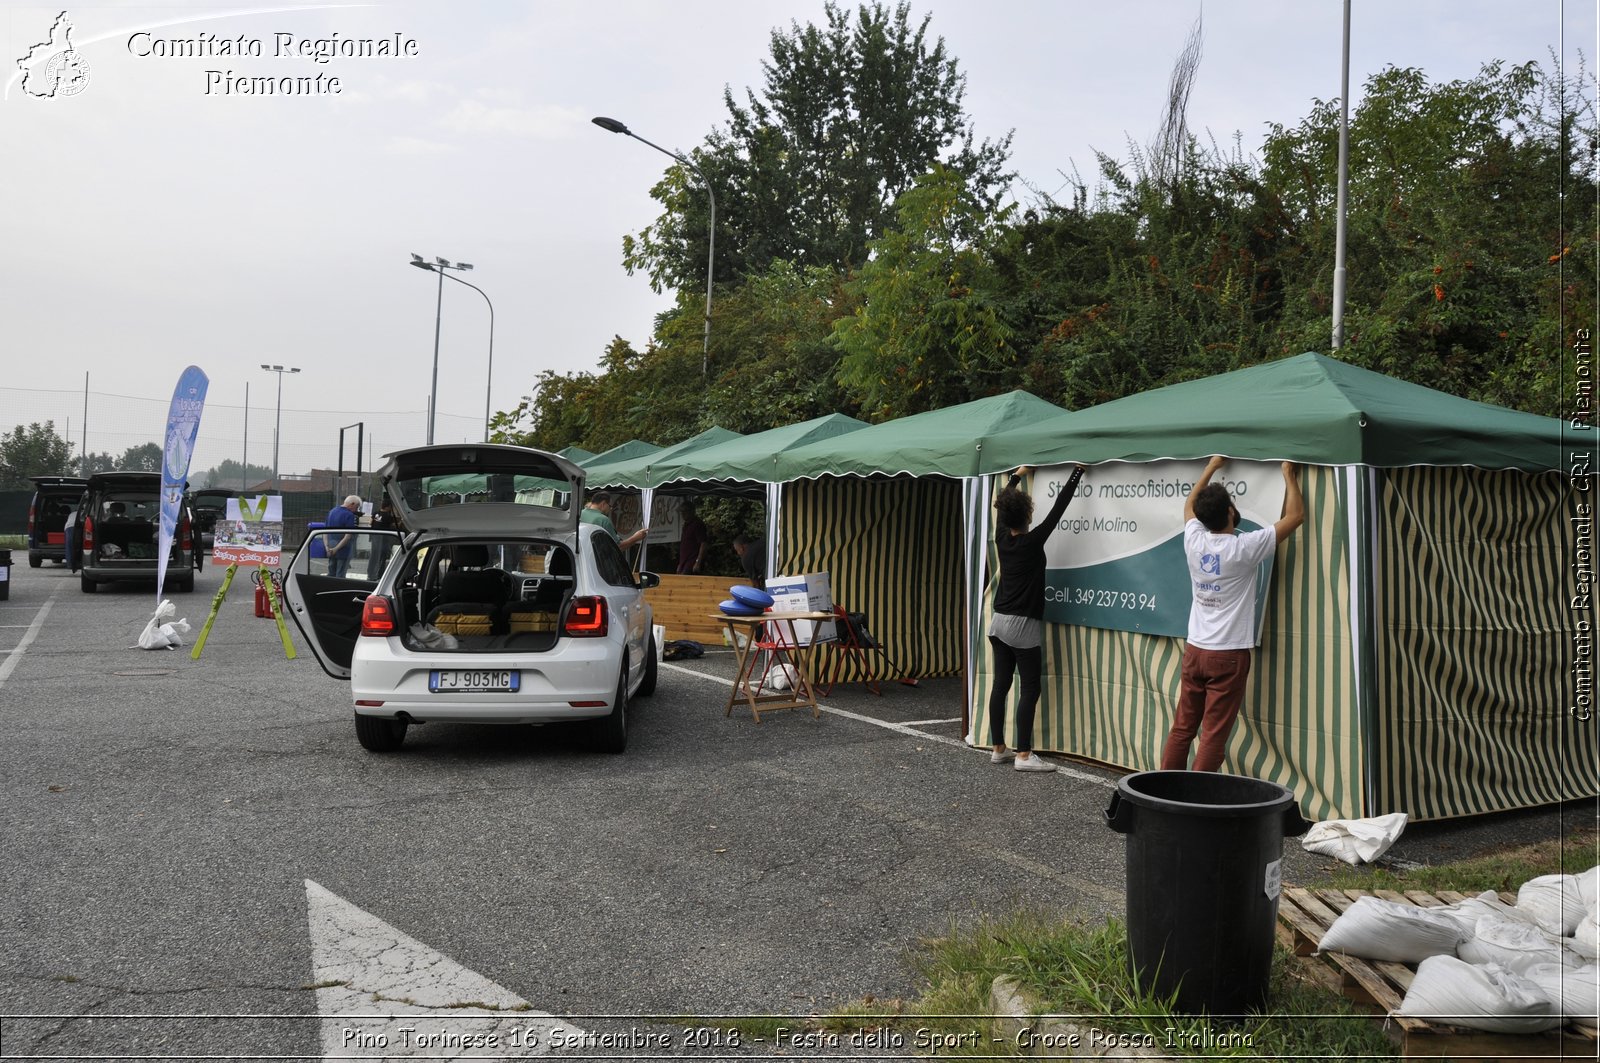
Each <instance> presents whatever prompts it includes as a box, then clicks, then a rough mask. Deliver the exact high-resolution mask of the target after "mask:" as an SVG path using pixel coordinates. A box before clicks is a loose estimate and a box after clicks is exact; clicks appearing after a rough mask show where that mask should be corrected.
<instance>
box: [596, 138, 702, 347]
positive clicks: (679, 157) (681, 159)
mask: <svg viewBox="0 0 1600 1063" xmlns="http://www.w3.org/2000/svg"><path fill="white" fill-rule="evenodd" d="M591 121H593V122H594V124H595V125H597V126H599V127H600V128H601V129H604V130H607V131H608V132H612V133H621V134H622V135H623V136H629V137H632V138H633V139H634V140H637V141H638V142H639V143H641V144H649V145H650V146H651V147H652V148H655V149H656V150H657V151H659V152H661V154H663V155H668V156H671V157H672V158H674V159H677V160H678V161H679V162H681V163H683V164H684V165H685V166H687V167H689V169H691V170H693V171H694V172H695V176H697V177H699V178H700V183H701V184H703V185H705V186H706V196H707V197H708V198H710V200H711V225H710V226H709V227H708V228H707V230H706V232H707V233H708V237H709V238H708V239H707V241H706V243H707V245H708V246H707V248H706V322H705V334H704V335H705V339H704V341H703V344H702V346H701V352H700V375H701V376H702V377H704V376H705V375H706V372H707V369H708V367H709V366H710V364H711V270H712V267H713V266H715V265H716V261H717V194H716V192H714V191H712V189H711V182H710V181H709V180H707V179H706V175H705V173H704V172H703V171H702V170H701V169H700V167H698V166H696V165H695V164H694V163H692V162H690V161H689V160H688V159H687V158H685V157H684V156H682V155H679V154H678V153H677V152H675V151H668V150H667V149H666V148H663V147H662V146H661V145H660V144H652V143H651V142H650V141H648V140H646V139H645V138H644V137H641V136H640V135H639V134H638V133H635V132H634V131H633V130H631V129H629V128H628V127H627V126H625V125H623V124H622V123H621V122H619V121H617V120H616V119H615V118H605V117H601V118H595V119H591Z"/></svg>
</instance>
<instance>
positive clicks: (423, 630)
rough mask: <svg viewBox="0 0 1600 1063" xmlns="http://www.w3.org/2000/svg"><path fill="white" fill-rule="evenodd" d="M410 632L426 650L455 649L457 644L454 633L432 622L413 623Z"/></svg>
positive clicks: (412, 637)
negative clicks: (440, 628)
mask: <svg viewBox="0 0 1600 1063" xmlns="http://www.w3.org/2000/svg"><path fill="white" fill-rule="evenodd" d="M410 632H411V640H412V641H413V642H415V643H416V644H417V645H418V646H421V647H422V648H423V649H425V650H453V649H455V648H456V645H457V643H456V637H455V636H454V635H452V634H450V633H449V632H448V631H440V630H439V629H438V628H436V627H434V626H433V625H432V624H412V625H411V628H410Z"/></svg>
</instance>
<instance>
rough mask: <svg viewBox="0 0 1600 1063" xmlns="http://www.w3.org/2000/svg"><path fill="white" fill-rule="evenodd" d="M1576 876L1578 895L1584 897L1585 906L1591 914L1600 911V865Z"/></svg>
mask: <svg viewBox="0 0 1600 1063" xmlns="http://www.w3.org/2000/svg"><path fill="white" fill-rule="evenodd" d="M1576 878H1577V880H1578V895H1579V896H1580V897H1582V898H1583V906H1584V908H1585V909H1587V910H1588V912H1589V914H1590V915H1593V914H1595V913H1596V912H1600V865H1597V866H1595V867H1591V868H1590V869H1589V870H1587V871H1585V872H1584V873H1583V874H1581V875H1578V876H1576Z"/></svg>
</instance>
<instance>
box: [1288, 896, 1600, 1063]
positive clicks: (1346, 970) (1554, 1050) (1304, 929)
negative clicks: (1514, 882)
mask: <svg viewBox="0 0 1600 1063" xmlns="http://www.w3.org/2000/svg"><path fill="white" fill-rule="evenodd" d="M1364 896H1373V897H1379V898H1381V899H1383V900H1386V901H1397V902H1398V903H1400V904H1414V905H1417V906H1418V907H1420V908H1438V907H1440V906H1442V905H1446V904H1455V903H1456V902H1458V901H1463V900H1466V899H1467V894H1463V893H1455V892H1452V891H1449V890H1440V891H1439V892H1437V893H1428V892H1425V891H1423V890H1407V891H1405V892H1404V893H1399V892H1396V891H1394V890H1373V891H1370V892H1369V891H1367V890H1335V889H1316V890H1313V889H1305V888H1302V887H1297V886H1290V887H1286V888H1285V889H1284V891H1283V895H1282V896H1281V897H1280V898H1279V900H1278V920H1279V921H1280V922H1281V923H1282V924H1283V926H1284V928H1285V929H1286V930H1287V931H1288V936H1289V939H1290V943H1291V946H1292V948H1293V949H1294V952H1295V955H1297V956H1309V955H1311V954H1312V953H1313V952H1316V950H1317V948H1318V947H1319V946H1320V945H1321V944H1322V935H1323V934H1325V933H1326V932H1327V930H1328V928H1329V927H1330V926H1332V925H1333V921H1334V920H1335V919H1337V918H1339V916H1340V915H1341V914H1342V913H1343V912H1344V911H1345V910H1346V909H1348V908H1349V907H1350V906H1351V905H1352V904H1354V903H1355V902H1356V899H1357V898H1358V897H1364ZM1500 899H1501V900H1503V901H1505V902H1506V903H1507V904H1516V903H1517V897H1516V894H1514V893H1501V894H1500ZM1322 958H1323V959H1324V960H1326V961H1328V962H1329V963H1331V964H1333V966H1334V967H1335V968H1336V969H1337V970H1338V972H1339V975H1340V989H1341V990H1342V991H1343V992H1344V995H1345V996H1347V997H1349V998H1350V999H1351V1000H1354V1001H1356V1002H1358V1003H1361V1004H1366V1005H1370V1006H1373V1007H1377V1008H1381V1009H1383V1011H1384V1013H1385V1014H1386V1015H1387V1021H1386V1022H1385V1024H1384V1028H1385V1030H1386V1031H1387V1032H1388V1033H1389V1035H1390V1037H1392V1038H1393V1039H1394V1040H1395V1042H1396V1044H1397V1045H1398V1046H1399V1047H1400V1055H1401V1057H1402V1058H1404V1059H1460V1060H1468V1059H1470V1060H1473V1061H1474V1063H1494V1061H1500V1063H1523V1061H1525V1060H1526V1061H1533V1060H1550V1059H1595V1058H1596V1052H1597V1049H1600V1042H1597V1039H1596V1031H1595V1027H1594V1025H1593V1024H1591V1023H1586V1022H1576V1021H1575V1022H1572V1023H1569V1024H1568V1025H1567V1026H1566V1027H1564V1028H1562V1029H1560V1030H1554V1031H1551V1032H1550V1033H1544V1034H1531V1035H1528V1034H1500V1033H1487V1032H1485V1031H1482V1030H1469V1029H1465V1028H1463V1027H1458V1026H1445V1025H1440V1024H1437V1023H1431V1022H1425V1021H1423V1020H1421V1019H1413V1018H1410V1017H1408V1016H1405V1015H1396V1014H1395V1012H1396V1011H1397V1010H1398V1009H1399V1007H1400V1002H1401V1000H1403V999H1404V998H1405V995H1406V991H1407V990H1408V989H1410V988H1411V980H1412V979H1413V978H1415V977H1416V973H1417V969H1416V968H1415V967H1414V966H1410V965H1408V964H1403V963H1389V962H1386V961H1383V960H1363V959H1361V958H1359V957H1356V956H1347V955H1345V954H1344V953H1340V952H1326V953H1323V954H1322Z"/></svg>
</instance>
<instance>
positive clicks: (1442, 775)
mask: <svg viewBox="0 0 1600 1063" xmlns="http://www.w3.org/2000/svg"><path fill="white" fill-rule="evenodd" d="M1568 508H1569V502H1568V500H1567V497H1566V493H1565V490H1564V482H1563V480H1562V478H1561V477H1560V476H1559V475H1557V474H1553V473H1546V474H1529V473H1522V472H1510V471H1486V470H1480V469H1455V468H1452V469H1432V468H1417V469H1398V470H1390V471H1387V472H1386V473H1385V474H1384V476H1383V481H1382V487H1381V490H1380V492H1379V511H1380V512H1379V520H1378V529H1377V536H1378V539H1379V543H1380V546H1379V551H1378V553H1379V557H1378V573H1379V579H1378V603H1377V605H1378V612H1377V616H1376V618H1375V627H1376V641H1377V646H1376V664H1377V677H1376V682H1377V688H1378V689H1377V691H1376V698H1375V711H1376V717H1377V735H1376V741H1375V744H1376V746H1377V749H1376V753H1377V761H1376V764H1375V776H1376V782H1377V803H1378V808H1377V810H1376V812H1378V813H1381V812H1391V811H1401V812H1407V813H1409V814H1410V815H1411V816H1412V818H1414V819H1419V820H1421V819H1439V818H1446V817H1452V816H1466V815H1474V814H1477V813H1482V812H1494V811H1502V810H1505V809H1511V808H1523V807H1530V806H1535V805H1543V804H1549V803H1552V802H1557V801H1563V800H1569V799H1572V798H1579V797H1588V796H1592V795H1594V794H1595V793H1596V792H1597V791H1600V749H1597V745H1596V735H1595V729H1594V727H1593V725H1592V723H1591V724H1584V723H1581V722H1579V721H1577V720H1575V719H1574V718H1573V717H1572V715H1571V714H1570V713H1569V711H1568V709H1569V707H1570V701H1571V690H1570V686H1571V675H1572V668H1573V666H1574V664H1575V663H1576V661H1575V654H1574V650H1573V643H1572V639H1571V637H1570V635H1571V628H1572V625H1573V623H1574V615H1573V614H1572V612H1571V610H1570V602H1569V601H1568V600H1567V599H1566V598H1565V597H1563V590H1562V588H1563V580H1564V577H1565V576H1566V572H1565V569H1566V566H1567V562H1568V552H1569V550H1570V526H1569V521H1568V518H1569V516H1570V514H1569V513H1568Z"/></svg>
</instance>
